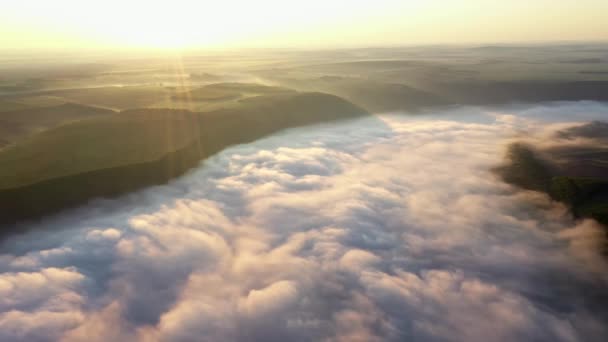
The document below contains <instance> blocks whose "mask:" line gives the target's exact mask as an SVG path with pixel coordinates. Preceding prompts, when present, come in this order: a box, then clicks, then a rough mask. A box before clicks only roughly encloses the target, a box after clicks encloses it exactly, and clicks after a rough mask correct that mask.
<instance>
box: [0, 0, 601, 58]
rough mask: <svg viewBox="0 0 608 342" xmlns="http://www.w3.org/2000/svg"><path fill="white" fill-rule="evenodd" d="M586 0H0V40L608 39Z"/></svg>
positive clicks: (277, 43)
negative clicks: (2, 0) (557, 1)
mask: <svg viewBox="0 0 608 342" xmlns="http://www.w3.org/2000/svg"><path fill="white" fill-rule="evenodd" d="M582 2H584V3H585V4H584V5H581V2H580V1H579V2H574V1H564V2H560V3H559V4H557V3H555V2H553V1H549V0H539V1H535V2H534V3H530V2H524V1H513V2H503V1H494V0H492V1H469V0H467V1H465V0H448V1H435V0H431V1H416V0H405V1H404V0H378V1H375V2H370V1H366V0H350V1H348V0H335V1H323V0H309V1H305V2H303V1H279V0H259V1H245V0H227V1H221V2H218V1H213V2H211V1H194V0H175V1H170V2H164V1H142V0H133V1H119V0H107V1H86V2H85V1H73V0H57V1H36V0H22V1H18V2H17V1H13V2H10V3H6V4H2V5H1V7H0V43H1V45H2V46H3V47H4V48H31V47H42V48H48V47H54V48H64V47H74V48H82V47H92V46H118V47H126V46H129V47H153V48H183V47H218V46H219V47H226V46H228V47H230V46H236V47H240V46H247V47H301V46H310V47H319V46H327V47H340V46H358V45H369V44H373V45H386V44H388V45H394V44H433V43H471V42H489V41H492V42H519V41H555V40H581V41H582V40H605V39H608V27H607V25H606V23H605V22H604V21H602V20H601V18H600V16H598V15H596V14H597V13H602V12H604V13H608V3H607V2H605V1H599V0H584V1H582ZM539 13H543V15H539ZM480 27H483V28H484V29H483V30H480V29H479V28H480ZM557 32H559V35H557V34H556V33H557Z"/></svg>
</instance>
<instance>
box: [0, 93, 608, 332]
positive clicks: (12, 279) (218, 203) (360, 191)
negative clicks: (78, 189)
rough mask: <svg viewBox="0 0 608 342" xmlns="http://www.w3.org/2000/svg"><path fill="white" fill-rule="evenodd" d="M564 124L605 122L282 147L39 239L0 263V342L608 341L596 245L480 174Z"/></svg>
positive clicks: (412, 128) (431, 121) (537, 201)
mask: <svg viewBox="0 0 608 342" xmlns="http://www.w3.org/2000/svg"><path fill="white" fill-rule="evenodd" d="M573 112H584V113H587V115H590V116H594V115H593V114H589V113H596V114H597V115H595V116H599V117H601V116H602V115H607V114H608V107H607V106H603V105H599V104H595V103H574V104H572V103H567V104H554V105H547V106H535V107H531V108H507V109H505V108H502V109H480V108H459V109H454V110H446V111H444V112H442V113H437V115H432V116H427V117H418V118H407V117H399V116H391V115H385V116H381V117H376V118H367V119H361V120H358V121H352V122H347V123H341V124H335V125H325V126H319V127H312V128H303V129H297V130H292V131H289V132H285V133H283V134H280V135H277V136H274V137H271V138H268V139H265V140H263V141H259V142H257V143H255V144H250V145H243V146H238V147H235V148H232V149H230V150H227V151H225V152H223V153H221V154H220V155H218V156H216V157H213V158H211V159H209V160H207V161H206V162H205V163H203V164H202V165H201V167H199V168H198V169H197V170H195V171H193V172H192V173H190V174H189V175H187V176H185V177H183V178H181V179H179V180H177V181H175V182H174V183H172V184H170V185H167V186H162V187H156V188H153V189H149V190H146V191H143V192H139V193H136V194H133V195H130V196H129V197H127V198H123V199H119V200H113V201H97V202H95V203H91V204H90V205H89V206H88V207H86V208H83V209H80V210H77V211H72V212H69V213H66V214H65V215H63V216H61V217H56V218H54V219H50V220H48V221H47V222H44V223H41V224H39V226H38V227H36V228H39V229H40V230H37V231H33V232H31V233H28V234H25V235H22V236H16V237H13V238H10V239H9V240H7V241H5V242H4V243H3V245H2V247H1V248H2V249H1V251H2V254H1V255H0V272H1V273H0V340H2V341H5V340H6V341H49V340H52V341H54V340H62V341H83V340H86V341H89V342H91V341H108V340H114V341H123V340H124V341H130V340H142V341H201V340H205V341H234V340H259V341H284V340H290V341H291V340H293V341H300V340H301V341H309V340H328V341H375V340H377V341H380V340H389V341H391V340H394V341H401V340H409V339H411V340H418V341H463V340H466V341H488V340H492V341H514V340H517V341H525V340H529V341H539V340H547V341H603V340H605V339H606V338H607V337H608V328H607V327H606V326H605V324H604V322H605V321H606V320H607V319H608V306H606V305H605V304H606V303H607V302H608V291H607V290H606V288H608V287H607V285H608V278H607V276H606V275H607V274H608V272H607V271H608V266H607V265H606V262H605V259H604V257H602V256H601V254H600V248H601V247H602V246H601V244H602V243H603V241H602V239H603V235H602V234H603V233H602V231H601V228H600V227H598V226H597V225H596V224H595V223H594V222H592V221H580V222H575V221H574V220H573V219H572V218H571V217H570V216H569V214H568V210H567V209H566V208H565V207H563V206H561V205H559V204H556V203H552V202H550V200H549V199H548V198H546V197H545V196H543V195H542V194H537V193H530V192H523V191H519V190H517V189H514V188H512V187H510V186H508V185H506V184H503V183H502V182H500V181H499V180H498V179H497V178H496V177H495V176H494V175H493V174H492V173H491V172H490V169H491V168H492V167H493V166H495V165H497V164H498V163H500V161H501V157H502V153H503V148H504V146H505V144H506V143H507V142H508V141H510V140H511V139H513V138H514V137H517V136H520V135H521V134H523V132H538V131H542V130H546V129H547V127H548V125H549V123H548V122H551V125H553V124H555V125H558V126H559V127H560V128H563V127H564V126H567V125H571V124H572V123H566V124H565V123H564V122H570V121H576V120H579V117H577V116H568V115H567V113H573ZM556 118H559V119H556ZM585 119H587V118H585Z"/></svg>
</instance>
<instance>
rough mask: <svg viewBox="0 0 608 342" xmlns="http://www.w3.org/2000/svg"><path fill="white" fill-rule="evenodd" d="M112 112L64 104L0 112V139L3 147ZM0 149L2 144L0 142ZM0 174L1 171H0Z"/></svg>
mask: <svg viewBox="0 0 608 342" xmlns="http://www.w3.org/2000/svg"><path fill="white" fill-rule="evenodd" d="M112 113H114V112H113V111H110V110H106V109H101V108H95V107H89V106H82V105H77V104H73V103H66V104H62V105H59V106H52V107H33V108H31V107H26V108H25V109H19V110H12V111H4V112H0V137H1V139H2V140H3V142H4V145H8V144H10V143H14V142H15V141H18V140H20V139H24V138H25V137H27V136H29V135H31V134H33V133H37V132H41V131H44V130H46V129H49V128H52V127H55V126H58V125H60V124H63V123H66V122H69V121H74V120H81V119H88V118H93V117H98V116H105V115H110V114H112ZM0 147H2V143H1V142H0ZM0 172H1V171H0Z"/></svg>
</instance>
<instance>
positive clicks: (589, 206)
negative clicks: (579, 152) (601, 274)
mask: <svg viewBox="0 0 608 342" xmlns="http://www.w3.org/2000/svg"><path fill="white" fill-rule="evenodd" d="M563 165H566V166H565V167H564V166H562V167H558V166H555V165H551V164H550V163H549V162H547V161H545V160H542V159H540V158H539V157H538V156H537V154H536V153H535V152H534V151H533V150H532V149H531V148H530V147H529V146H526V145H522V144H519V143H515V144H512V145H510V146H509V148H508V152H507V163H506V165H504V166H502V167H500V168H497V170H496V171H497V172H498V173H499V174H500V175H501V176H502V178H503V179H504V180H505V181H506V182H507V183H510V184H514V185H517V186H519V187H522V188H524V189H528V190H536V191H542V192H545V193H547V194H548V195H549V196H551V198H553V199H554V200H556V201H560V202H563V203H565V204H567V205H568V206H569V207H570V208H571V209H572V212H573V214H574V215H575V216H576V217H591V218H594V219H595V220H597V221H598V222H600V223H602V224H604V225H606V226H608V173H604V177H603V178H591V177H578V176H574V175H573V172H575V171H576V170H571V169H569V166H570V165H572V163H570V164H569V163H565V164H563Z"/></svg>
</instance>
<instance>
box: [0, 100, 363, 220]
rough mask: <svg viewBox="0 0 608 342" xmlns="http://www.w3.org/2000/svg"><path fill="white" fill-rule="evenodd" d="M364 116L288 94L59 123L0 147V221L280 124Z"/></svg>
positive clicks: (112, 191) (186, 160)
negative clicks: (207, 108) (211, 107)
mask: <svg viewBox="0 0 608 342" xmlns="http://www.w3.org/2000/svg"><path fill="white" fill-rule="evenodd" d="M366 114H367V112H365V111H364V110H362V109H361V108H359V107H357V106H355V105H353V104H351V103H349V102H347V101H345V100H343V99H341V98H339V97H336V96H333V95H327V94H322V93H290V94H280V95H269V96H263V97H256V98H252V99H251V100H249V101H244V102H243V103H242V105H240V106H239V107H236V108H231V109H223V110H218V111H214V112H207V113H193V112H188V111H183V110H170V109H138V110H130V111H125V112H121V113H116V114H113V115H108V116H104V117H97V118H92V119H89V120H82V121H78V122H73V123H69V124H65V125H62V126H60V127H57V128H55V129H50V130H48V131H45V132H43V133H41V134H38V135H34V136H32V137H31V138H29V139H27V140H24V141H22V142H20V143H19V144H17V145H15V146H13V147H11V148H8V149H6V150H4V151H2V152H0V207H1V208H2V209H3V210H2V211H3V213H8V214H6V215H3V216H2V217H0V223H11V222H15V221H17V220H20V219H26V218H36V217H40V216H42V215H46V214H51V213H54V212H56V211H59V210H61V209H64V208H68V207H72V206H77V205H80V204H82V203H83V202H85V201H87V200H88V199H91V198H94V197H99V196H105V197H109V196H116V195H120V194H124V193H126V192H129V191H133V190H137V189H141V188H143V187H146V186H150V185H154V184H161V183H165V182H167V181H169V180H171V179H172V178H174V177H176V176H179V175H181V174H183V173H184V172H186V171H187V170H189V169H190V168H192V167H194V166H196V165H197V164H198V162H199V161H200V160H201V159H204V158H206V157H208V156H210V155H212V154H214V153H216V152H218V151H220V150H222V149H224V148H226V147H228V146H230V145H234V144H242V143H247V142H251V141H254V140H256V139H259V138H261V137H263V136H266V135H269V134H272V133H275V132H277V131H279V130H282V129H285V128H290V127H296V126H301V125H307V124H313V123H320V122H326V121H331V120H338V119H346V118H353V117H357V116H361V115H366Z"/></svg>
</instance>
